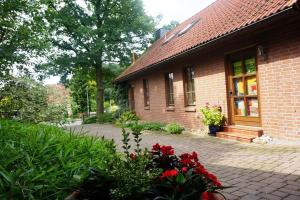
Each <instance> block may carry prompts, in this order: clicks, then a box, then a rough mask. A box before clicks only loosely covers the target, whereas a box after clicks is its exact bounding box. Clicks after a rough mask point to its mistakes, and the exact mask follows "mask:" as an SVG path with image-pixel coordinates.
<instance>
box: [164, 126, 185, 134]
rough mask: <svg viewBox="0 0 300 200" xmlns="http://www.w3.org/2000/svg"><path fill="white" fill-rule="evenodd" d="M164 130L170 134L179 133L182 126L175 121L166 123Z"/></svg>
mask: <svg viewBox="0 0 300 200" xmlns="http://www.w3.org/2000/svg"><path fill="white" fill-rule="evenodd" d="M165 130H166V131H167V132H168V133H171V134H181V133H182V131H184V128H183V127H182V126H181V125H179V124H177V123H171V124H167V125H166V127H165Z"/></svg>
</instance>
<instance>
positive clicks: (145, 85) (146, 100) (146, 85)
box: [143, 79, 150, 106]
mask: <svg viewBox="0 0 300 200" xmlns="http://www.w3.org/2000/svg"><path fill="white" fill-rule="evenodd" d="M143 89H144V105H145V106H149V105H150V100H149V83H148V80H146V79H144V80H143Z"/></svg>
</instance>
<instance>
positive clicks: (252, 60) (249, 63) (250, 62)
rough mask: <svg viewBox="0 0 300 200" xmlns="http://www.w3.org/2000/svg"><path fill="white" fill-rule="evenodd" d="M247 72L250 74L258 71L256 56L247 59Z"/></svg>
mask: <svg viewBox="0 0 300 200" xmlns="http://www.w3.org/2000/svg"><path fill="white" fill-rule="evenodd" d="M245 67H246V74H250V73H253V72H255V71H256V69H255V58H250V59H247V60H245Z"/></svg>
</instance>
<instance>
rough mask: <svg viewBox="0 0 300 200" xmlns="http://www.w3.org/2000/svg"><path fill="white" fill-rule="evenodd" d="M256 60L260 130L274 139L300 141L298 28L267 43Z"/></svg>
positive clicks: (299, 43) (279, 32)
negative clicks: (297, 138)
mask: <svg viewBox="0 0 300 200" xmlns="http://www.w3.org/2000/svg"><path fill="white" fill-rule="evenodd" d="M265 46H266V51H267V55H268V58H267V59H266V60H263V59H259V60H258V66H259V82H260V97H261V98H260V99H261V115H262V127H263V130H264V132H265V133H268V134H269V135H272V136H274V137H284V138H295V137H299V138H300V26H299V25H298V26H296V25H295V26H293V28H290V29H288V30H287V29H285V30H281V31H279V30H278V32H277V34H276V36H274V37H273V38H271V39H270V40H269V41H267V44H265Z"/></svg>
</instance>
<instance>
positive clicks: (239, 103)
mask: <svg viewBox="0 0 300 200" xmlns="http://www.w3.org/2000/svg"><path fill="white" fill-rule="evenodd" d="M234 105H235V109H234V114H235V115H240V116H246V109H245V104H244V99H235V100H234Z"/></svg>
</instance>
